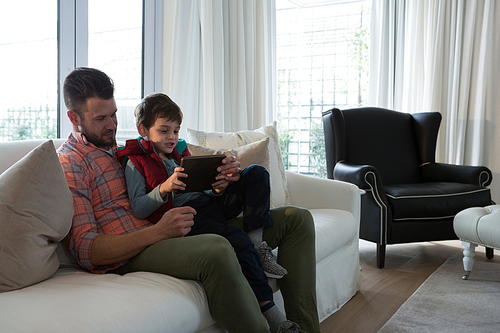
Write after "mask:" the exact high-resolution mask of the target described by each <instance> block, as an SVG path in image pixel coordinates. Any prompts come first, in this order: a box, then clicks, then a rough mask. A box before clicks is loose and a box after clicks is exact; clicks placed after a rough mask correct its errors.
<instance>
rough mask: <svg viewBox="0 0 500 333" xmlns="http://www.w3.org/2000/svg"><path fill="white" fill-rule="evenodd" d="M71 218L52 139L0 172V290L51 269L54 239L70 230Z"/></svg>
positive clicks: (56, 263) (34, 279) (36, 279)
mask: <svg viewBox="0 0 500 333" xmlns="http://www.w3.org/2000/svg"><path fill="white" fill-rule="evenodd" d="M0 151H2V150H0ZM72 218H73V196H72V195H71V192H70V191H69V188H68V184H67V183H66V178H65V177H64V173H63V171H62V168H61V165H60V163H59V159H58V158H57V155H56V151H55V148H54V144H53V142H52V141H46V142H44V143H42V144H41V145H40V146H38V147H37V148H35V149H34V150H33V151H31V152H30V153H29V154H27V155H26V156H25V157H23V158H22V159H21V160H19V161H18V162H17V163H15V164H14V165H12V166H11V167H10V168H9V169H7V170H6V171H5V172H3V173H2V174H1V175H0V267H1V269H0V292H3V291H10V290H15V289H19V288H23V287H26V286H29V285H32V284H35V283H37V282H40V281H42V280H45V279H47V278H49V277H50V276H52V274H54V273H55V271H56V270H57V269H58V267H59V260H58V257H57V254H56V246H57V242H59V241H61V240H62V239H63V238H64V237H65V236H66V234H67V233H68V232H69V229H70V227H71V220H72Z"/></svg>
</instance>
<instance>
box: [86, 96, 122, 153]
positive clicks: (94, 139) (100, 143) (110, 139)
mask: <svg viewBox="0 0 500 333" xmlns="http://www.w3.org/2000/svg"><path fill="white" fill-rule="evenodd" d="M116 112H117V109H116V103H115V99H114V98H111V99H100V98H94V97H92V98H89V99H87V110H84V111H83V115H84V116H83V119H82V118H80V117H78V118H79V124H78V130H79V131H80V133H82V134H83V135H85V137H86V138H87V140H88V141H89V142H90V143H93V144H94V145H95V146H96V147H99V148H102V149H105V150H109V149H111V147H113V145H114V144H115V142H116V128H117V125H118V123H117V120H116Z"/></svg>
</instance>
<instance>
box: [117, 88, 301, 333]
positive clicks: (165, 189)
mask: <svg viewBox="0 0 500 333" xmlns="http://www.w3.org/2000/svg"><path fill="white" fill-rule="evenodd" d="M135 116H136V123H137V128H138V132H139V134H140V135H141V137H140V138H138V139H137V140H127V144H126V146H125V147H124V148H123V149H121V150H119V151H118V152H117V157H118V158H119V159H120V161H122V163H123V164H124V166H125V174H126V177H127V186H128V190H129V197H130V202H131V206H132V211H133V213H134V215H136V216H137V217H138V218H145V217H147V218H148V219H149V220H150V221H151V222H153V223H156V222H157V221H158V220H159V218H160V217H161V216H162V215H163V214H164V213H165V212H166V211H168V210H169V209H171V208H173V207H182V206H190V207H192V208H194V209H195V210H196V212H197V214H196V216H195V218H194V225H193V226H192V227H191V230H190V231H189V232H188V233H187V234H186V236H192V235H197V234H205V233H214V234H218V235H221V236H223V237H225V238H226V239H227V240H228V241H229V242H230V243H231V245H232V246H233V248H234V249H235V252H236V256H237V258H238V261H239V262H240V265H241V268H242V272H243V274H244V275H245V277H246V278H247V280H248V282H249V284H250V286H251V287H252V290H253V291H254V293H255V295H256V297H257V300H258V301H259V304H260V306H261V310H262V312H263V314H264V316H265V317H266V319H267V321H268V323H269V325H270V328H271V332H277V331H281V330H283V329H284V328H285V326H289V325H292V324H293V323H291V322H288V321H286V318H285V316H284V315H283V314H282V313H281V312H280V311H279V310H278V309H277V307H276V306H275V305H274V302H273V300H272V298H273V295H272V294H273V293H272V289H271V288H270V287H269V285H268V282H267V277H266V275H267V276H269V277H274V278H282V277H283V276H285V275H286V270H285V269H284V268H283V267H281V266H279V265H278V264H277V263H276V262H275V260H274V258H273V255H272V253H271V248H270V247H268V246H267V243H266V242H263V241H262V233H263V228H264V227H266V226H269V225H272V224H273V221H272V219H271V216H270V214H269V208H270V207H269V174H268V173H267V171H266V170H265V168H263V167H261V166H258V165H252V166H250V167H248V168H245V169H244V170H242V171H241V173H240V180H238V181H237V182H234V181H232V178H231V175H226V174H224V173H219V174H218V175H217V177H216V181H215V183H214V184H212V186H213V189H212V191H207V192H203V193H202V192H191V193H182V190H184V188H185V184H184V183H183V182H182V178H185V177H188V175H187V174H185V173H183V171H184V169H183V168H180V167H179V163H180V160H181V158H182V157H183V156H190V153H189V151H188V149H187V144H186V142H185V141H184V140H182V139H179V130H180V125H181V122H182V117H183V115H182V112H181V110H180V108H179V107H178V106H177V104H175V103H174V102H173V101H172V100H171V99H170V98H169V97H168V96H167V95H165V94H161V93H157V94H152V95H149V96H147V97H145V98H144V99H143V101H141V103H140V104H139V105H138V106H137V108H136V110H135ZM219 171H220V170H219ZM176 190H179V191H180V192H176ZM242 211H243V217H244V228H245V231H246V232H248V234H246V233H245V232H244V231H243V230H241V229H240V228H239V227H237V226H233V225H228V224H227V221H228V220H230V219H232V218H234V217H236V216H238V215H239V214H240V213H241V212H242ZM252 243H253V244H255V246H256V247H257V248H255V247H254V245H253V244H252ZM261 260H262V263H261ZM263 268H264V269H263ZM280 325H281V327H280ZM293 325H296V324H293Z"/></svg>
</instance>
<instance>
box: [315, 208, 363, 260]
mask: <svg viewBox="0 0 500 333" xmlns="http://www.w3.org/2000/svg"><path fill="white" fill-rule="evenodd" d="M310 212H311V214H312V216H313V218H314V224H315V227H316V262H320V261H321V260H322V259H323V258H325V257H327V256H329V255H330V254H332V253H334V252H335V251H337V250H338V249H339V248H341V247H343V246H344V245H346V244H347V243H349V242H351V241H352V240H353V239H355V238H356V241H357V230H356V227H357V224H356V223H355V220H354V216H353V215H352V214H351V213H349V212H348V211H345V210H338V209H311V210H310Z"/></svg>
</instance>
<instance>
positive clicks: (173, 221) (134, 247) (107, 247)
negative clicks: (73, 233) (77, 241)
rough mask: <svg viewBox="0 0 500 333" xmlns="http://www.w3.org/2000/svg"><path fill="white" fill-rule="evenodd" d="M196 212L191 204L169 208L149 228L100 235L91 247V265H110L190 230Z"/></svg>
mask: <svg viewBox="0 0 500 333" xmlns="http://www.w3.org/2000/svg"><path fill="white" fill-rule="evenodd" d="M195 214H196V211H195V210H194V209H193V208H191V207H178V208H172V209H171V210H169V211H168V212H166V213H165V214H164V215H163V217H162V218H161V219H160V221H158V223H157V224H154V225H152V226H150V227H147V228H144V229H141V230H137V231H134V232H131V233H129V234H126V235H99V236H97V238H96V239H95V240H94V242H93V244H92V248H91V258H92V264H94V265H96V266H97V265H112V264H116V263H119V262H122V261H125V260H128V259H130V258H133V257H134V256H136V255H137V254H139V253H140V252H141V251H142V250H144V249H145V248H146V247H148V246H150V245H153V244H155V243H157V242H159V241H162V240H164V239H168V238H174V237H182V236H184V235H186V234H187V233H188V232H189V231H191V226H192V225H193V224H194V221H193V217H194V215H195Z"/></svg>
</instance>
